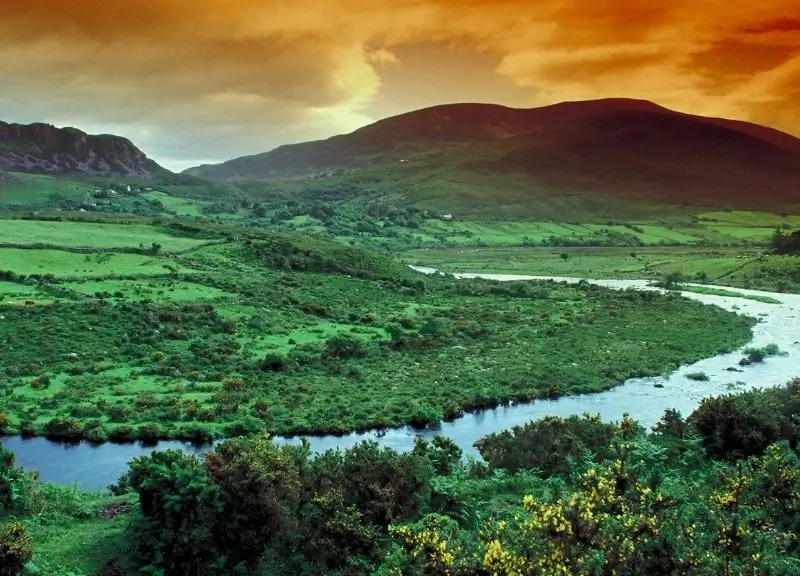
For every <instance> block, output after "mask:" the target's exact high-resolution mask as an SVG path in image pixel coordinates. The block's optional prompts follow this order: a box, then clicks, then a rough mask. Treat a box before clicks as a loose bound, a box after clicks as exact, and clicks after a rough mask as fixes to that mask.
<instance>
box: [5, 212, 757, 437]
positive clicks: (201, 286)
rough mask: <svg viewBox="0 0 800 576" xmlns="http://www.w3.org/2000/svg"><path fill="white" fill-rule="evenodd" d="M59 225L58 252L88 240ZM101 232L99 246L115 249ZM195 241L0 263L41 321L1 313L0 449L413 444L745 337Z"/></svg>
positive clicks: (591, 305)
mask: <svg viewBox="0 0 800 576" xmlns="http://www.w3.org/2000/svg"><path fill="white" fill-rule="evenodd" d="M70 224H73V225H74V226H71V227H70V228H71V232H72V236H71V237H80V236H81V234H80V227H81V226H85V227H86V229H87V230H86V233H85V234H84V235H83V236H86V237H94V238H97V236H98V232H97V230H98V228H97V227H98V225H97V224H83V223H74V222H73V223H70ZM129 226H130V228H131V235H133V236H136V235H137V234H139V235H141V233H142V231H143V230H145V231H147V233H153V230H151V229H149V228H147V227H144V228H143V227H142V226H141V225H129ZM115 228H116V235H115V236H106V237H104V238H103V240H102V242H104V243H107V242H113V241H114V240H112V239H111V238H125V237H127V236H128V235H127V230H126V229H127V228H128V226H125V225H121V224H119V225H116V227H115ZM200 232H202V234H203V235H204V236H205V239H206V240H213V239H214V235H215V234H216V235H218V236H219V238H220V240H221V241H222V243H217V244H212V245H208V246H204V247H200V248H198V249H196V250H194V251H192V252H191V253H188V254H183V255H182V254H175V255H169V254H164V255H160V256H150V255H142V254H109V253H95V254H76V253H72V252H66V251H60V250H41V249H35V250H34V249H31V250H25V249H10V248H5V249H2V252H0V258H2V261H3V268H6V269H11V270H12V271H14V272H15V273H17V274H37V275H39V276H44V275H46V274H52V275H53V276H52V277H48V278H50V279H49V280H48V281H46V282H45V284H42V285H40V286H39V287H37V288H36V290H37V291H39V292H40V293H39V295H38V296H36V298H33V299H34V300H36V302H37V305H35V306H21V305H16V306H15V305H11V304H9V303H8V302H6V304H5V305H4V308H3V315H4V316H5V319H4V320H3V322H2V323H0V340H3V341H5V342H6V346H5V349H4V354H3V356H2V361H0V362H1V363H0V374H3V375H4V376H3V378H2V379H0V388H2V389H3V390H4V391H5V392H4V393H3V394H0V412H5V413H7V414H8V415H9V416H10V417H11V420H12V423H13V427H14V429H15V430H23V431H25V432H26V433H33V434H47V435H50V436H55V437H89V438H92V439H94V440H106V439H109V438H111V439H115V440H125V439H133V438H145V439H147V438H151V437H174V438H190V439H198V438H205V437H208V436H216V435H226V434H235V433H240V432H242V431H256V430H267V431H269V432H271V433H273V434H289V433H315V432H345V431H348V430H355V429H362V428H368V427H377V426H390V425H399V424H404V423H419V424H421V423H427V422H433V421H438V420H440V419H442V418H446V417H453V416H455V415H457V414H459V413H460V412H461V410H463V409H465V408H471V407H480V406H489V405H493V404H495V403H497V402H499V401H505V400H509V399H514V398H517V399H523V398H536V397H542V396H547V397H550V396H558V395H560V394H565V393H575V392H591V391H597V390H602V389H604V388H607V387H609V386H613V385H615V384H617V383H619V382H621V381H623V380H625V379H626V378H628V377H631V376H639V375H645V374H659V373H662V372H664V371H668V370H671V369H674V368H676V367H677V366H678V365H679V364H680V363H682V362H687V361H692V360H696V359H700V358H702V357H706V356H709V355H712V354H715V353H717V352H719V351H720V350H727V349H731V348H733V347H736V346H738V345H740V344H742V343H744V342H745V341H746V340H747V338H748V334H749V330H750V326H751V322H750V321H749V320H745V319H744V318H741V317H738V316H736V315H734V314H729V313H727V312H723V311H721V310H718V309H715V308H707V307H703V306H701V305H700V304H697V303H694V302H691V301H688V300H685V299H682V298H680V297H677V296H670V295H666V296H658V295H655V294H648V295H639V294H623V293H618V292H614V291H608V290H603V289H600V288H587V289H578V288H575V287H568V286H565V285H559V284H556V283H526V284H520V285H503V284H501V285H497V284H495V283H491V282H484V281H469V282H462V281H450V280H446V279H437V278H424V277H422V276H420V275H418V274H416V273H413V272H411V271H409V270H408V269H407V268H405V266H403V265H402V264H400V263H397V262H394V261H392V260H389V259H387V258H385V257H383V256H380V255H378V254H375V253H369V252H365V251H363V250H360V249H354V248H349V247H346V246H342V245H340V244H336V243H331V242H324V241H320V240H314V239H311V238H307V237H300V236H297V237H280V236H274V235H272V234H270V233H266V232H262V231H258V230H254V229H243V228H240V229H238V231H236V234H233V232H234V230H233V229H230V228H227V227H225V226H222V225H216V226H213V225H208V224H206V225H203V224H198V225H197V226H196V227H195V228H192V227H188V230H187V233H188V234H190V235H191V236H192V237H193V238H194V237H196V236H197V235H198V234H199V233H200ZM234 236H236V239H234V238H233V237H234ZM168 238H171V239H173V240H174V241H175V242H176V244H175V245H180V243H181V241H186V242H187V243H195V244H196V243H197V242H198V240H193V239H192V238H188V237H186V238H181V237H174V236H168ZM167 267H169V268H167ZM13 286H19V290H18V291H17V292H14V290H13ZM28 289H29V286H28V285H26V284H18V283H17V284H12V283H11V282H4V283H3V285H2V290H3V291H4V292H6V293H8V294H9V295H11V294H13V295H14V297H15V298H20V297H22V296H28V295H31V294H33V293H31V292H27V290H28ZM45 296H46V297H47V298H48V300H47V301H40V298H41V297H45ZM49 301H55V302H54V304H53V305H45V303H46V302H49ZM0 306H3V304H2V302H0ZM666 317H669V318H670V323H669V325H668V327H666V328H665V327H664V325H663V322H662V319H663V318H666ZM620 325H623V326H625V330H618V329H617V328H618V327H619V326H620ZM656 325H658V327H659V329H658V330H654V326H656ZM698 326H700V328H698ZM44 327H46V329H45V328H44ZM609 332H611V333H614V334H616V336H615V339H614V341H613V342H609V341H608V338H607V334H608V333H609ZM690 335H691V336H690ZM601 343H602V344H601Z"/></svg>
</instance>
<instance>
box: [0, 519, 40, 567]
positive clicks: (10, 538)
mask: <svg viewBox="0 0 800 576" xmlns="http://www.w3.org/2000/svg"><path fill="white" fill-rule="evenodd" d="M32 557H33V538H31V537H30V535H29V534H28V533H27V531H26V530H25V527H24V526H23V525H22V524H20V523H19V522H12V523H11V524H7V525H0V576H19V575H21V574H22V573H23V571H24V570H25V565H26V564H27V563H28V561H29V560H30V559H31V558H32Z"/></svg>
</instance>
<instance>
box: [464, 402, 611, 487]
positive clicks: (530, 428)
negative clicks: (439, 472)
mask: <svg viewBox="0 0 800 576" xmlns="http://www.w3.org/2000/svg"><path fill="white" fill-rule="evenodd" d="M626 422H627V420H626ZM618 433H619V427H618V426H617V425H616V424H613V423H610V422H603V421H601V420H600V417H599V416H590V415H589V414H584V415H583V416H570V417H568V418H558V417H556V416H545V417H544V418H542V419H541V420H537V421H534V422H529V423H528V424H525V425H524V426H515V427H514V428H512V429H511V430H504V431H503V432H499V433H497V434H489V435H488V436H484V437H483V438H481V439H480V440H478V442H476V443H475V447H476V448H477V449H478V451H479V452H480V454H481V456H482V457H483V458H484V459H485V460H486V461H487V462H488V463H489V465H490V466H491V467H492V468H500V469H503V470H506V471H508V472H512V473H514V472H518V471H520V470H536V471H538V472H540V473H541V474H542V476H543V477H545V478H546V477H549V476H553V475H560V474H564V473H566V472H567V471H568V470H569V469H570V468H571V465H572V464H571V460H574V459H577V458H580V457H582V456H583V455H584V453H586V452H590V453H592V454H593V455H594V458H595V459H596V460H597V461H601V460H605V459H608V458H611V457H612V456H614V455H615V453H616V452H615V451H614V449H613V448H612V447H611V446H610V442H611V439H612V438H613V437H614V435H615V434H618Z"/></svg>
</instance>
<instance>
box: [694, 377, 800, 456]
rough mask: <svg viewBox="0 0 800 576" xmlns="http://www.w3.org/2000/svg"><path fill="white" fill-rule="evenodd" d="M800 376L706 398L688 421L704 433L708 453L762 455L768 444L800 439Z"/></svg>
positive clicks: (699, 431)
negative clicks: (784, 382)
mask: <svg viewBox="0 0 800 576" xmlns="http://www.w3.org/2000/svg"><path fill="white" fill-rule="evenodd" d="M798 414H800V380H794V381H793V382H790V383H789V384H788V385H787V386H785V387H783V388H774V389H769V390H760V391H752V392H745V393H743V394H739V395H726V396H718V397H715V398H706V399H704V400H703V401H702V402H701V403H700V406H698V407H697V409H696V410H695V411H694V412H693V413H692V414H691V415H690V416H689V418H688V419H687V422H688V423H689V424H690V425H691V426H692V427H693V428H694V429H695V430H696V431H697V432H698V433H699V434H700V436H701V437H702V440H703V445H704V447H705V449H706V452H707V453H708V456H709V457H711V458H715V459H721V460H738V459H741V458H746V457H748V456H759V455H761V454H763V453H764V450H766V448H767V446H769V445H770V444H772V443H773V442H777V441H779V440H786V441H788V442H789V443H790V445H791V446H792V447H796V446H797V443H798V441H800V427H798V426H797V424H796V419H797V415H798Z"/></svg>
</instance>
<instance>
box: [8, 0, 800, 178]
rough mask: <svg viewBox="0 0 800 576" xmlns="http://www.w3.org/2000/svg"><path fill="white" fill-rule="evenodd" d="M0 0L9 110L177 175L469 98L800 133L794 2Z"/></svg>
mask: <svg viewBox="0 0 800 576" xmlns="http://www.w3.org/2000/svg"><path fill="white" fill-rule="evenodd" d="M0 1H2V4H3V7H2V9H1V10H0V83H1V84H2V86H0V119H2V120H5V121H17V122H31V121H37V120H38V121H48V122H52V123H54V124H56V125H59V126H61V125H73V126H77V127H79V128H82V129H84V130H87V131H91V132H98V131H102V132H113V133H118V134H123V135H125V136H128V137H130V138H131V139H133V140H134V141H135V142H136V143H137V144H138V145H140V147H142V148H143V149H144V150H145V151H146V152H147V153H148V154H150V155H151V156H152V157H154V158H155V159H156V160H158V161H160V162H162V163H163V164H164V165H166V166H167V167H170V168H173V169H179V168H184V167H186V166H189V165H192V164H197V163H202V162H212V161H219V160H224V159H228V158H231V157H234V156H239V155H242V154H246V153H255V152H261V151H265V150H268V149H271V148H273V147H275V146H277V145H279V144H283V143H288V142H296V141H300V140H306V139H312V138H321V137H326V136H330V135H332V134H335V133H339V132H343V131H350V130H352V129H355V128H357V127H359V126H361V125H364V124H367V123H369V122H372V121H374V120H377V119H379V118H382V117H385V116H388V115H392V114H396V113H400V112H405V111H407V110H411V109H415V108H420V107H423V106H429V105H434V104H441V103H447V102H464V101H482V102H496V103H500V104H507V105H511V106H523V107H529V106H538V105H543V104H550V103H554V102H558V101H562V100H579V99H590V98H598V97H608V96H615V97H616V96H620V97H635V98H647V99H650V100H654V101H656V102H658V103H660V104H662V105H664V106H667V107H671V108H675V109H678V110H682V111H687V112H693V113H698V114H708V115H715V116H725V117H732V118H739V119H744V120H751V121H754V122H758V123H762V124H767V125H770V126H774V127H776V128H779V129H782V130H785V131H787V132H790V133H794V134H796V135H799V136H800V0H759V2H746V1H745V0H428V1H422V0H261V1H259V0H192V1H191V2H190V1H188V0H24V1H15V0H0Z"/></svg>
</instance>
